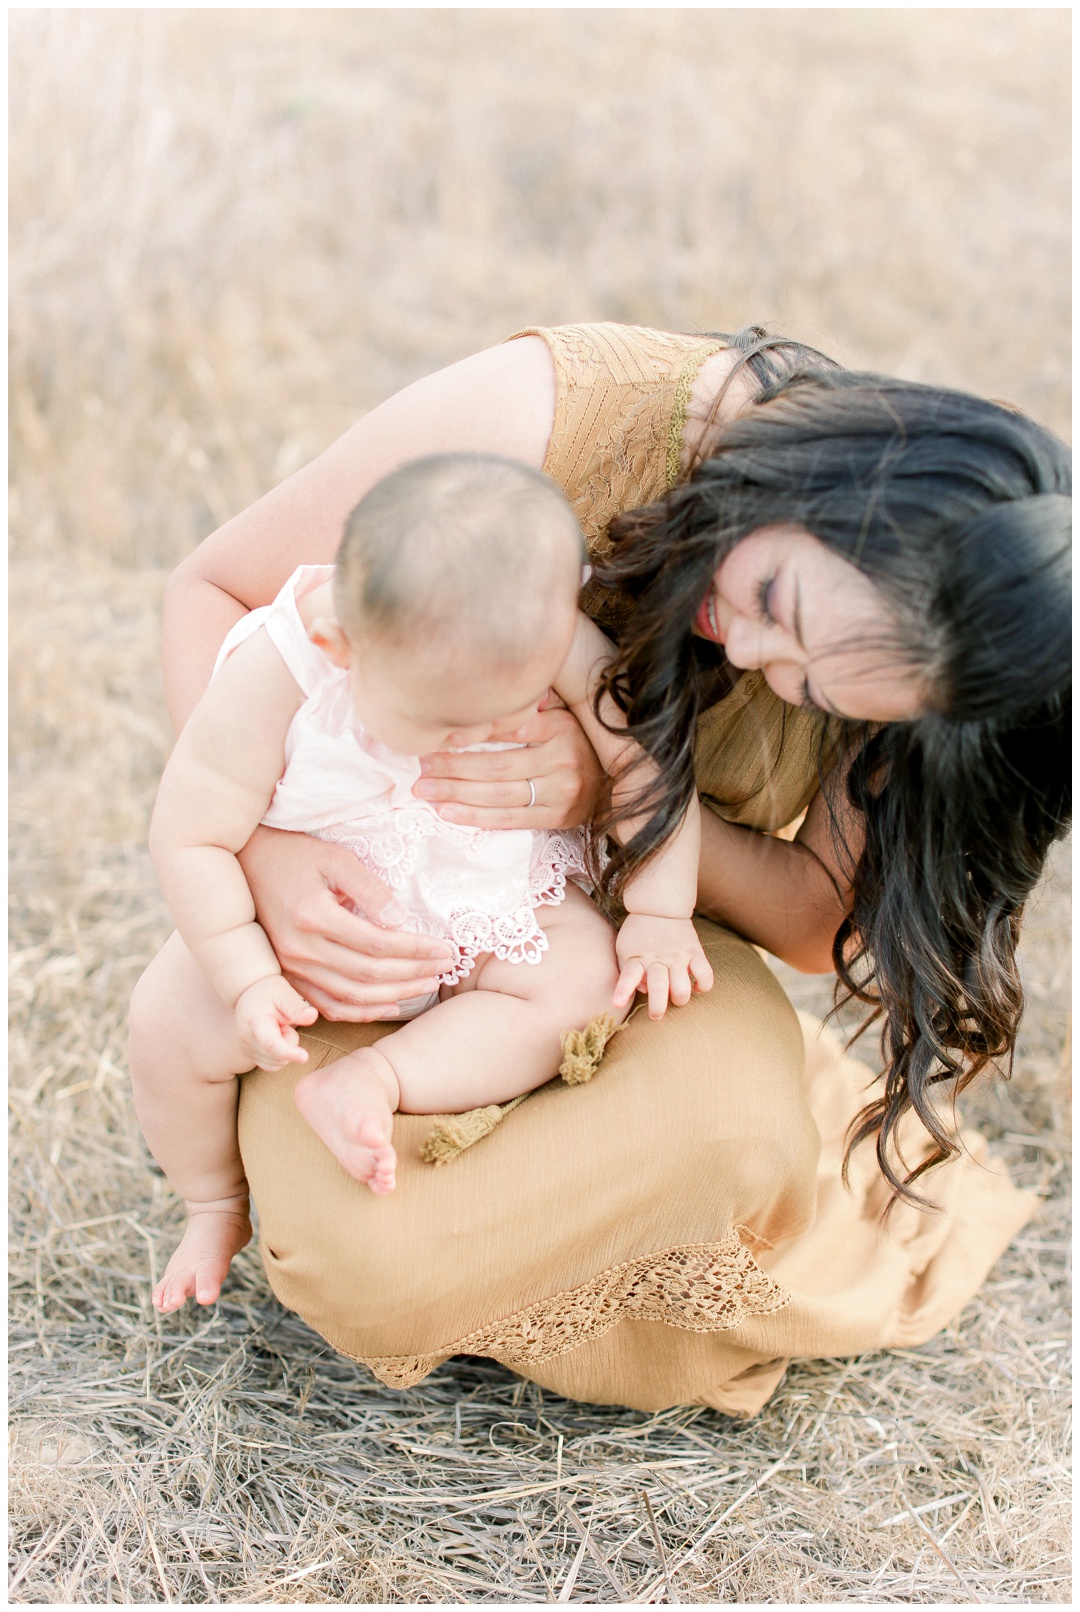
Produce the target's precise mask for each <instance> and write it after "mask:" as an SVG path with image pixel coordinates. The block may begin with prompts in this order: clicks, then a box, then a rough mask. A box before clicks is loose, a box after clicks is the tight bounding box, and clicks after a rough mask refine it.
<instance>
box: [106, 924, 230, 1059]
mask: <svg viewBox="0 0 1080 1612" xmlns="http://www.w3.org/2000/svg"><path fill="white" fill-rule="evenodd" d="M128 1027H129V1038H130V1042H129V1044H130V1053H131V1073H132V1077H133V1080H134V1081H135V1084H136V1088H138V1086H139V1085H140V1084H143V1083H148V1082H153V1083H155V1084H160V1085H162V1086H164V1087H170V1086H172V1085H173V1084H174V1083H175V1081H176V1080H177V1079H179V1078H181V1077H182V1076H188V1077H189V1078H190V1079H192V1080H193V1081H200V1080H202V1081H206V1080H209V1081H214V1080H231V1079H233V1078H234V1077H235V1076H237V1075H241V1074H245V1073H246V1072H247V1070H249V1069H250V1068H251V1059H250V1057H246V1056H245V1054H244V1052H243V1049H242V1047H241V1045H240V1037H239V1035H238V1034H237V1031H236V1019H235V1015H234V1014H233V1012H232V1010H231V1009H230V1008H227V1007H226V1006H225V1004H224V1002H223V1001H222V1000H221V998H220V996H218V994H217V992H216V991H215V990H214V987H213V986H212V985H211V984H210V981H209V980H208V979H207V977H206V975H205V974H204V973H203V971H202V969H201V968H200V967H199V965H198V963H197V962H196V961H195V959H194V957H192V955H191V953H190V952H189V951H188V949H187V947H186V946H185V944H184V942H183V941H182V940H181V938H180V936H179V935H178V934H176V933H175V932H174V933H173V934H172V935H170V936H169V939H168V940H167V941H166V942H165V944H164V946H162V948H161V950H160V951H159V952H158V954H157V956H156V957H155V958H154V960H153V962H152V963H151V964H150V965H149V967H148V968H147V969H146V971H145V972H144V974H143V975H142V977H141V979H140V980H139V982H138V984H137V985H136V987H135V990H134V992H133V994H132V998H131V1007H130V1010H129V1017H128Z"/></svg>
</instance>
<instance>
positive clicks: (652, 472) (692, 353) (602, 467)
mask: <svg viewBox="0 0 1080 1612" xmlns="http://www.w3.org/2000/svg"><path fill="white" fill-rule="evenodd" d="M525 336H533V337H537V336H538V337H540V338H541V340H543V341H544V342H545V343H546V345H547V347H548V350H549V352H550V353H551V357H552V360H553V362H554V366H555V380H556V395H555V419H554V425H553V428H552V432H551V439H550V442H549V444H548V451H547V456H546V458H545V460H544V469H545V471H546V472H547V474H548V475H549V476H550V477H551V478H552V480H553V481H554V482H556V484H557V485H558V486H560V487H561V488H562V490H563V491H564V493H565V494H566V496H567V498H568V499H569V501H570V503H571V505H572V506H573V508H574V512H575V514H576V515H577V517H578V520H579V521H580V522H581V527H582V531H583V532H584V535H585V541H586V544H587V545H588V548H589V551H590V553H591V554H593V555H594V556H595V555H603V554H604V553H605V552H606V548H607V543H606V531H607V527H608V524H609V522H610V521H611V520H612V518H613V517H614V516H615V515H617V514H619V513H620V511H622V510H624V509H633V508H635V507H637V506H638V505H641V504H647V503H651V502H652V500H653V499H655V498H658V497H659V496H660V495H661V494H662V493H663V492H664V491H665V490H666V489H667V488H668V487H672V486H674V484H675V482H676V481H677V480H678V478H679V475H680V471H681V464H682V447H683V431H684V428H685V425H686V420H687V411H688V409H689V406H690V402H691V397H692V394H693V388H694V383H695V380H696V378H697V375H698V373H699V371H700V370H701V368H702V366H703V365H704V364H705V363H706V362H707V360H708V359H709V358H710V357H711V356H712V355H713V354H715V353H718V352H720V351H721V350H723V348H724V346H725V342H724V341H723V339H722V338H720V337H716V336H702V335H692V334H689V335H688V334H679V333H678V332H673V331H664V330H653V329H651V328H649V327H647V326H643V325H619V324H613V323H610V322H602V323H597V324H581V325H553V326H543V325H534V326H531V327H529V328H528V329H526V330H520V331H518V332H516V334H515V335H514V336H512V337H510V338H508V339H509V340H510V341H515V340H519V339H520V338H522V337H525Z"/></svg>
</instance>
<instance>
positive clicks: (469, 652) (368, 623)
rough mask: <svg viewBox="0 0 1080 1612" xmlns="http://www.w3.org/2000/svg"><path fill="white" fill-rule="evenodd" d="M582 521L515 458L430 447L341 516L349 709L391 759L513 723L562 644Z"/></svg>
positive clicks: (532, 700) (561, 653) (576, 583)
mask: <svg viewBox="0 0 1080 1612" xmlns="http://www.w3.org/2000/svg"><path fill="white" fill-rule="evenodd" d="M584 557H585V556H584V546H583V543H582V538H581V531H580V528H579V527H578V524H577V521H576V519H575V517H574V514H573V511H572V510H571V509H570V506H569V504H568V503H567V502H566V500H565V498H563V496H562V494H561V493H560V492H559V491H558V489H557V488H556V487H555V485H554V484H553V483H552V482H551V481H549V480H548V479H547V477H546V476H543V475H541V474H540V472H539V471H536V470H530V469H529V468H528V466H527V465H521V464H518V463H516V462H515V461H514V460H512V459H499V458H495V457H494V456H489V455H482V454H465V453H458V454H440V455H438V456H435V457H432V458H428V459H417V460H415V461H414V462H413V463H411V464H407V465H403V466H402V467H401V469H400V470H395V471H394V472H393V473H392V474H391V475H389V476H386V477H384V479H383V480H382V481H380V482H378V483H377V485H376V486H374V487H373V488H372V489H371V491H370V492H369V493H368V494H367V495H366V497H364V498H363V499H362V500H361V501H360V503H359V504H358V505H357V506H356V508H355V509H354V510H353V512H352V514H351V515H350V516H349V519H348V521H347V522H346V526H345V536H344V538H343V540H342V544H341V548H340V549H339V551H338V556H337V573H336V576H335V582H334V598H335V605H336V610H337V618H338V619H337V632H336V634H331V635H329V637H328V636H327V635H326V634H322V635H319V634H317V633H313V636H315V637H316V641H317V642H319V643H320V644H321V645H322V647H323V648H324V649H326V650H327V652H328V653H329V654H330V655H331V656H332V658H333V659H334V660H335V661H336V662H337V664H338V665H342V666H346V665H347V666H348V667H349V670H350V683H351V688H352V694H353V699H354V702H355V704H356V709H357V714H358V715H359V718H360V721H361V722H362V723H363V725H364V727H365V728H366V729H367V731H368V732H369V733H370V734H371V735H372V737H373V738H375V739H378V740H379V741H380V742H381V743H383V744H385V745H387V746H389V748H390V749H392V750H396V751H398V752H399V753H401V754H403V755H425V754H427V753H428V752H430V751H433V750H439V749H444V748H446V747H447V746H449V745H453V746H454V747H463V746H465V745H470V744H480V743H483V742H484V741H485V740H487V739H489V738H491V737H492V736H493V734H495V733H496V730H497V731H498V734H500V735H502V736H505V734H506V733H507V731H508V730H509V728H511V727H513V725H514V724H515V723H516V722H524V721H525V720H526V718H527V717H528V716H529V715H530V714H531V713H532V712H533V711H535V709H536V707H537V704H538V702H539V701H540V700H541V698H542V697H543V695H544V694H545V693H546V692H547V689H548V687H549V685H550V684H551V682H552V680H553V678H554V677H555V674H556V673H557V671H558V669H559V667H560V666H561V665H562V663H563V661H564V659H565V658H566V654H567V652H568V650H569V648H570V643H571V640H572V638H573V634H574V626H575V621H576V610H577V599H578V591H579V589H580V587H581V566H582V561H583V560H584Z"/></svg>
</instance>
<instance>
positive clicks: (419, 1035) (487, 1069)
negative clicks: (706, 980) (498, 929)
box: [296, 885, 625, 1193]
mask: <svg viewBox="0 0 1080 1612" xmlns="http://www.w3.org/2000/svg"><path fill="white" fill-rule="evenodd" d="M538 916H539V918H540V921H541V923H542V924H543V927H544V931H545V934H546V935H547V939H548V949H547V951H546V952H545V953H544V955H543V957H542V958H541V960H540V962H539V964H537V965H535V966H533V965H530V964H527V963H509V962H501V961H500V960H499V959H498V958H496V957H493V956H490V955H489V956H488V957H486V958H484V959H483V960H482V961H481V962H480V963H479V964H478V966H477V968H476V969H475V971H474V972H473V974H471V975H469V976H468V977H467V979H465V980H463V981H462V982H461V984H460V985H459V986H457V987H455V989H454V991H453V994H451V995H449V996H448V997H447V998H446V1000H444V1001H442V1002H440V1003H439V1004H438V1005H437V1006H435V1007H433V1008H431V1009H430V1010H429V1011H428V1012H427V1013H424V1014H421V1015H420V1017H418V1018H416V1019H413V1020H411V1021H410V1022H409V1023H408V1024H405V1025H403V1026H402V1027H401V1028H400V1029H398V1030H395V1031H394V1033H393V1035H390V1036H387V1037H386V1039H385V1040H383V1041H381V1042H380V1043H379V1045H378V1047H362V1048H359V1049H358V1050H357V1051H355V1052H351V1053H348V1054H347V1055H346V1056H345V1057H344V1058H341V1059H339V1060H338V1061H337V1062H335V1063H332V1064H329V1065H327V1066H325V1067H323V1068H321V1069H316V1070H314V1071H312V1073H311V1074H309V1075H305V1076H304V1077H303V1078H302V1079H301V1080H300V1082H299V1083H298V1085H297V1087H296V1103H297V1107H298V1108H299V1109H300V1112H301V1113H302V1114H303V1116H304V1118H305V1119H306V1120H307V1121H308V1124H309V1125H310V1126H311V1127H312V1129H313V1130H314V1131H315V1133H316V1134H317V1135H318V1136H319V1137H321V1138H322V1140H323V1141H324V1142H325V1143H326V1145H327V1147H328V1148H329V1149H330V1151H331V1152H332V1153H333V1155H334V1157H335V1158H336V1159H337V1160H338V1161H339V1163H340V1164H341V1165H342V1166H343V1167H344V1169H346V1170H347V1171H348V1173H349V1174H350V1175H351V1176H353V1177H354V1179H356V1180H357V1181H366V1182H367V1184H368V1185H369V1186H370V1187H371V1189H372V1191H374V1192H377V1193H385V1192H389V1191H391V1190H392V1188H393V1185H394V1168H395V1164H396V1156H395V1154H394V1150H393V1147H392V1145H391V1143H390V1136H391V1132H392V1128H393V1119H392V1116H393V1115H394V1113H395V1112H397V1111H398V1110H399V1109H400V1110H401V1111H402V1112H403V1113H406V1114H446V1113H461V1112H462V1111H464V1110H466V1109H470V1108H481V1107H483V1106H485V1105H486V1104H488V1103H504V1102H506V1101H508V1099H510V1098H511V1097H519V1096H521V1094H522V1093H523V1092H527V1091H532V1090H533V1089H534V1088H535V1087H537V1086H540V1085H543V1083H544V1082H545V1081H548V1080H551V1079H552V1077H553V1076H554V1075H555V1074H556V1072H557V1070H558V1067H559V1062H560V1059H561V1057H562V1037H563V1035H564V1034H565V1033H566V1031H567V1030H574V1029H583V1028H584V1027H585V1025H586V1024H588V1022H589V1020H590V1019H593V1018H595V1017H596V1016H597V1014H600V1013H603V1012H605V1011H607V1012H613V1010H612V1007H611V997H612V992H613V991H614V989H615V981H616V978H617V975H618V968H617V965H616V961H615V944H614V934H613V932H612V928H611V925H610V924H609V923H608V922H607V921H606V919H604V918H603V917H602V916H601V914H600V913H599V912H598V911H597V909H596V907H595V906H594V905H593V903H592V902H591V901H590V900H589V898H588V897H587V896H586V895H585V894H584V893H583V892H582V891H581V890H579V889H578V888H577V886H576V885H572V886H570V888H569V889H568V890H567V892H566V897H565V899H564V901H562V902H561V903H560V904H559V905H558V906H557V907H547V908H544V909H542V911H541V913H540V914H539V915H538ZM615 1016H616V1017H619V1018H623V1017H625V1010H624V1012H623V1013H621V1014H618V1015H615Z"/></svg>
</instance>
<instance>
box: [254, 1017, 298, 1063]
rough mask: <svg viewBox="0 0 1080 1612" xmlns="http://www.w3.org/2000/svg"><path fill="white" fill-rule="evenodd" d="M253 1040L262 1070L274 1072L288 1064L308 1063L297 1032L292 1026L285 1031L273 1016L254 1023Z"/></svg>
mask: <svg viewBox="0 0 1080 1612" xmlns="http://www.w3.org/2000/svg"><path fill="white" fill-rule="evenodd" d="M251 1040H252V1044H253V1045H254V1047H255V1051H256V1053H257V1054H258V1058H259V1067H260V1069H269V1070H274V1069H281V1068H282V1067H283V1066H284V1065H285V1064H287V1063H307V1053H306V1052H305V1051H304V1049H303V1047H302V1046H301V1045H300V1038H299V1036H298V1035H297V1033H296V1031H295V1030H294V1029H293V1028H292V1027H291V1026H289V1027H288V1028H287V1029H284V1030H283V1029H282V1028H281V1026H280V1025H279V1023H278V1021H277V1019H276V1018H274V1017H273V1015H272V1014H269V1013H267V1014H264V1015H262V1016H261V1017H260V1018H257V1019H254V1020H253V1021H252V1025H251Z"/></svg>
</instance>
